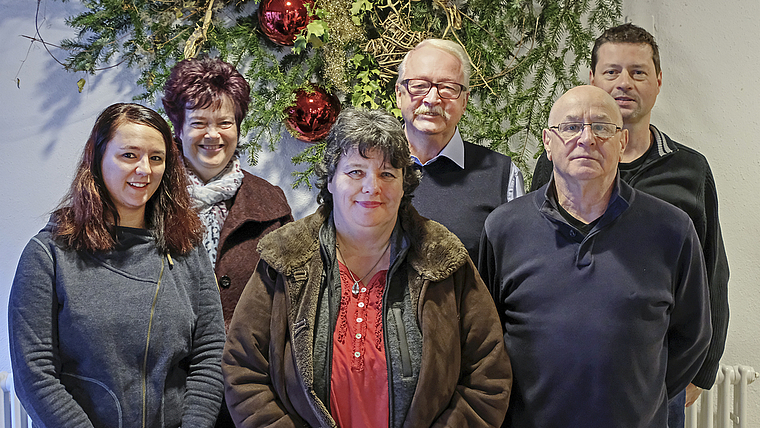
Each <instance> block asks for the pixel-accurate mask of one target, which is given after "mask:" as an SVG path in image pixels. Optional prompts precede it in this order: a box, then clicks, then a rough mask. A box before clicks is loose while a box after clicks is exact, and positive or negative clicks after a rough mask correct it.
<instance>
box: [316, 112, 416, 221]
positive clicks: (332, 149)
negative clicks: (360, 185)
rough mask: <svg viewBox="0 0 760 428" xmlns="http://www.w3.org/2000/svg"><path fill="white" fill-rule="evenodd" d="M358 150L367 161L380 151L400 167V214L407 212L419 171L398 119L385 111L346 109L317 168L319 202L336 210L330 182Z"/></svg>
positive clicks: (384, 157) (386, 159)
mask: <svg viewBox="0 0 760 428" xmlns="http://www.w3.org/2000/svg"><path fill="white" fill-rule="evenodd" d="M352 150H356V151H358V152H359V154H360V155H361V156H362V157H364V158H367V157H368V156H369V154H370V152H371V151H374V150H377V151H378V152H380V153H381V154H382V156H383V160H384V161H385V162H387V163H389V164H391V166H393V167H394V168H400V169H401V170H402V171H403V175H404V184H403V188H404V196H403V197H402V198H401V204H400V206H399V211H403V210H405V209H406V208H407V207H408V206H409V204H410V203H411V200H412V193H413V192H414V189H416V188H417V186H419V184H420V177H421V175H420V172H419V171H417V169H415V168H414V162H413V161H412V157H411V154H410V153H409V143H408V142H407V140H406V134H404V128H402V127H401V123H399V121H398V119H396V118H395V117H393V116H392V115H391V114H390V113H388V112H387V111H385V110H382V109H378V110H361V109H352V108H349V109H345V110H343V111H341V112H340V114H339V115H338V119H337V120H336V121H335V124H334V125H333V126H332V129H330V134H329V135H328V136H327V145H326V147H325V154H324V157H323V158H322V161H321V162H320V163H318V164H317V165H315V168H314V170H315V173H316V175H317V184H316V186H317V188H319V194H318V195H317V202H318V203H319V204H320V205H323V206H326V207H327V208H329V209H330V210H332V208H333V198H332V193H330V191H329V190H328V189H327V183H329V182H330V181H332V179H333V177H334V176H335V170H336V168H337V167H338V162H340V159H341V158H342V157H343V156H344V155H346V154H348V153H349V152H351V151H352Z"/></svg>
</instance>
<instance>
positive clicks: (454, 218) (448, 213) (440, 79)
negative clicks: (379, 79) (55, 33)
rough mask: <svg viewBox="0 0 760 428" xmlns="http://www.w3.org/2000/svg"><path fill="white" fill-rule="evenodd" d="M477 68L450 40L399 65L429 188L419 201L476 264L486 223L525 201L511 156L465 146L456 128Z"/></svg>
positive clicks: (430, 44) (417, 156) (407, 122)
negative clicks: (512, 202)
mask: <svg viewBox="0 0 760 428" xmlns="http://www.w3.org/2000/svg"><path fill="white" fill-rule="evenodd" d="M469 82H470V61H469V59H468V58H467V53H466V52H465V51H464V49H463V48H462V47H461V46H460V45H459V44H457V43H455V42H452V41H450V40H441V39H428V40H424V41H422V42H421V43H420V44H418V45H417V46H416V47H415V48H414V49H412V50H411V51H409V52H408V53H407V55H406V56H405V57H404V60H403V61H402V62H401V65H399V73H398V81H397V83H396V100H397V103H398V107H399V109H401V114H402V115H403V117H404V128H405V131H406V138H407V140H408V141H409V148H410V149H411V152H412V158H413V159H414V162H415V164H416V165H417V167H418V168H419V169H420V170H421V171H422V181H421V183H420V186H419V187H418V188H417V189H416V190H415V192H414V199H413V201H412V203H413V205H414V207H415V208H416V209H417V211H418V212H419V213H420V214H421V215H423V216H425V217H428V218H430V219H433V220H435V221H437V222H439V223H442V224H443V225H444V226H446V227H447V228H448V229H449V230H451V231H452V232H453V233H454V234H455V235H457V237H458V238H459V239H460V240H461V241H462V243H463V244H464V245H465V247H466V248H467V251H468V252H469V253H470V257H471V258H472V259H473V260H477V251H478V243H479V242H480V235H481V232H482V230H483V222H484V221H485V219H486V216H488V214H489V213H490V212H491V211H493V209H494V208H496V207H497V206H499V205H501V204H503V203H505V202H507V201H510V200H512V199H514V198H516V197H518V196H521V195H522V194H523V193H524V187H523V178H522V173H521V172H520V170H519V169H518V168H517V166H515V164H514V163H513V162H512V159H510V158H509V157H508V156H505V155H502V154H500V153H497V152H494V151H493V150H490V149H487V148H485V147H482V146H478V145H475V144H471V143H468V142H465V141H463V140H462V136H461V135H460V134H459V129H458V128H457V124H458V123H459V120H460V119H461V118H462V114H464V110H465V108H466V107H467V100H468V98H469V90H468V86H469Z"/></svg>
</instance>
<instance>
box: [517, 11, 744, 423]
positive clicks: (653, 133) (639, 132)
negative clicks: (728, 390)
mask: <svg viewBox="0 0 760 428" xmlns="http://www.w3.org/2000/svg"><path fill="white" fill-rule="evenodd" d="M589 82H590V83H591V84H592V85H594V86H598V87H600V88H602V89H604V90H605V91H607V92H608V93H609V94H610V95H612V97H613V98H615V101H616V102H617V104H618V106H619V107H620V112H621V113H622V115H623V128H624V129H627V130H628V135H629V142H628V146H627V147H626V149H625V151H624V152H623V156H622V160H621V163H620V165H619V170H620V177H621V179H622V180H624V181H625V182H627V183H628V184H630V185H631V186H632V187H633V188H635V189H638V190H641V191H643V192H645V193H649V194H651V195H653V196H656V197H658V198H660V199H662V200H664V201H666V202H670V203H671V204H673V205H675V206H677V207H679V208H681V209H682V210H684V211H686V213H687V214H688V215H689V217H691V220H692V222H693V223H694V227H695V229H696V231H697V235H698V236H699V240H700V243H701V245H702V251H703V253H704V257H705V264H706V266H707V277H708V284H709V289H710V306H711V320H712V329H713V332H712V337H711V342H710V347H709V349H708V354H707V358H706V359H705V361H704V363H703V365H702V368H701V369H700V371H699V373H697V376H696V377H695V378H694V379H693V381H692V383H691V384H690V385H689V386H688V387H687V388H686V390H685V393H682V394H680V395H679V396H678V397H676V399H674V400H673V401H672V402H671V406H670V411H671V412H670V420H669V426H670V427H671V428H673V427H683V405H684V404H685V405H687V406H688V405H691V404H692V403H694V401H695V400H696V399H697V398H698V397H699V394H700V392H701V388H708V389H709V388H710V387H711V386H712V385H713V383H714V381H715V376H716V373H717V370H718V367H719V362H720V357H721V356H722V355H723V349H724V346H725V342H726V333H727V331H728V318H729V313H728V275H729V274H728V260H727V258H726V252H725V248H724V246H723V238H722V236H721V231H720V223H719V221H718V196H717V192H716V189H715V181H714V179H713V176H712V172H711V170H710V166H709V164H708V163H707V159H705V157H704V156H703V155H701V154H700V153H699V152H697V151H696V150H694V149H691V148H689V147H686V146H684V145H681V144H679V143H676V142H674V141H673V140H671V139H670V138H669V137H668V136H667V135H665V134H664V133H662V132H661V131H660V130H658V129H657V128H655V127H654V125H651V124H650V123H649V121H650V116H651V112H652V107H654V104H655V101H656V99H657V95H658V94H659V92H660V87H661V86H662V71H661V69H660V55H659V51H658V48H657V43H656V42H655V40H654V38H653V37H652V35H651V34H649V33H648V32H647V31H646V30H644V29H642V28H640V27H637V26H635V25H633V24H624V25H620V26H617V27H613V28H610V29H608V30H607V31H605V32H604V33H603V34H602V35H601V36H600V37H599V38H598V39H597V40H596V42H595V44H594V49H593V51H592V56H591V71H590V72H589ZM551 172H552V165H551V162H550V161H549V160H548V159H547V158H546V154H545V153H544V154H542V155H541V157H540V158H539V160H538V163H537V164H536V169H535V172H534V176H533V182H532V184H531V189H530V190H531V191H532V190H536V189H538V188H540V187H541V186H542V185H544V184H545V183H547V182H548V181H549V178H550V177H551Z"/></svg>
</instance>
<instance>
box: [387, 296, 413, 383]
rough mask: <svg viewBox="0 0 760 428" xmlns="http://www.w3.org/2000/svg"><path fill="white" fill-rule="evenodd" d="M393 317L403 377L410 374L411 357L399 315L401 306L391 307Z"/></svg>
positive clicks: (404, 329) (402, 322) (402, 321)
mask: <svg viewBox="0 0 760 428" xmlns="http://www.w3.org/2000/svg"><path fill="white" fill-rule="evenodd" d="M391 312H392V313H393V319H394V320H395V321H396V332H397V334H398V347H399V352H401V374H402V375H403V376H404V377H411V376H412V357H411V356H410V354H409V342H408V341H407V340H406V327H405V326H404V320H403V319H402V317H401V308H391Z"/></svg>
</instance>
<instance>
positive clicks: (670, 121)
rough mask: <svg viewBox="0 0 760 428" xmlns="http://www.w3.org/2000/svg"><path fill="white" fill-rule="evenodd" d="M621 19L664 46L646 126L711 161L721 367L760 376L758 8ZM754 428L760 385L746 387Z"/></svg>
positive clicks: (658, 7) (686, 9)
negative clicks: (723, 266)
mask: <svg viewBox="0 0 760 428" xmlns="http://www.w3.org/2000/svg"><path fill="white" fill-rule="evenodd" d="M623 15H624V19H626V20H627V21H630V22H633V23H634V24H637V25H640V26H642V27H644V28H646V29H647V30H649V31H650V32H651V33H652V34H653V35H654V36H655V39H656V40H657V43H658V45H659V46H660V57H661V62H662V70H663V71H662V74H663V78H662V80H663V82H662V91H661V92H660V96H659V97H658V99H657V104H656V105H655V108H654V110H653V113H652V123H654V124H655V125H657V126H658V127H659V128H660V130H662V131H663V132H665V133H667V134H668V135H669V136H670V137H671V138H673V139H675V140H676V141H679V142H681V143H684V144H686V145H688V146H691V147H693V148H695V149H697V150H699V151H700V152H701V153H702V154H704V155H705V156H706V157H707V159H708V160H709V161H710V166H711V168H712V171H713V174H714V175H715V181H716V185H717V188H718V197H719V207H720V220H721V226H722V228H723V239H724V241H725V245H726V252H727V253H728V261H729V265H730V269H731V279H730V280H729V305H730V309H731V321H730V323H729V331H728V340H727V342H726V351H725V354H724V356H723V362H724V363H725V364H731V365H733V364H748V365H752V366H754V368H755V369H757V370H760V352H758V351H759V350H760V349H759V347H760V333H759V332H758V326H760V310H759V309H760V293H758V286H759V285H760V264H759V263H758V261H759V260H760V246H759V245H758V242H760V226H759V225H758V222H757V220H756V219H755V215H756V213H758V212H760V197H758V195H759V194H760V185H758V179H759V178H760V156H759V155H758V150H757V144H758V143H757V141H756V140H757V137H756V135H757V134H758V131H760V101H758V100H760V78H759V77H758V67H759V66H760V27H758V25H757V19H756V18H757V16H759V15H760V2H758V1H745V0H729V1H722V2H716V1H712V0H697V1H690V2H687V1H675V0H664V1H663V0H624V1H623ZM750 392H751V398H750V405H751V409H752V410H751V411H750V421H749V424H748V425H747V426H753V427H760V381H759V382H757V383H755V384H753V385H752V386H751V387H750Z"/></svg>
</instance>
